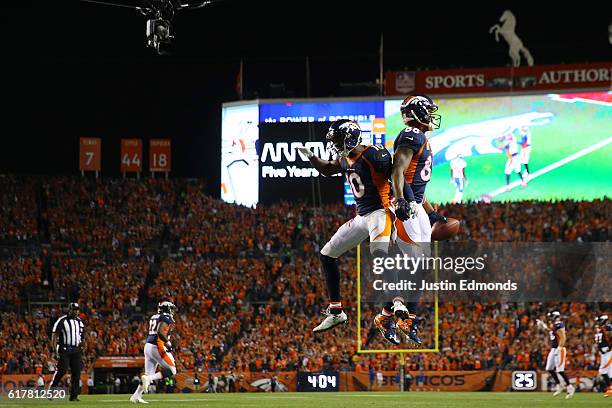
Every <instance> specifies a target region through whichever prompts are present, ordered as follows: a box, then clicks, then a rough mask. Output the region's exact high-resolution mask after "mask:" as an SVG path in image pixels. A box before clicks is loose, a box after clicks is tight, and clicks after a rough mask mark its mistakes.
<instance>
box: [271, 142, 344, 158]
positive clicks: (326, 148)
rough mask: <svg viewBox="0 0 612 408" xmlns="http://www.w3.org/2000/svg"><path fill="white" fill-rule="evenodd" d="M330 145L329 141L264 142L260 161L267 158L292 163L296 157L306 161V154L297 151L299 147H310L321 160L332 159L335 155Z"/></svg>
mask: <svg viewBox="0 0 612 408" xmlns="http://www.w3.org/2000/svg"><path fill="white" fill-rule="evenodd" d="M331 146H332V145H331V143H330V142H328V143H327V144H326V143H324V142H291V143H287V142H278V143H264V146H263V149H262V152H261V162H262V163H266V162H267V161H268V160H269V161H271V162H273V163H280V162H282V161H287V162H290V163H293V162H295V161H296V160H297V158H298V157H299V158H300V159H301V160H302V161H308V158H307V157H306V156H304V155H302V154H301V153H299V152H298V150H297V149H298V148H300V147H305V148H307V149H310V151H312V152H313V153H314V154H315V156H318V157H320V158H321V159H323V160H332V159H334V158H335V156H336V155H335V154H334V153H332V151H331Z"/></svg>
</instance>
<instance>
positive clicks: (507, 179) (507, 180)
mask: <svg viewBox="0 0 612 408" xmlns="http://www.w3.org/2000/svg"><path fill="white" fill-rule="evenodd" d="M509 184H510V175H509V174H506V185H509Z"/></svg>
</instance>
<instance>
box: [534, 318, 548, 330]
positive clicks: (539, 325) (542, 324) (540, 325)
mask: <svg viewBox="0 0 612 408" xmlns="http://www.w3.org/2000/svg"><path fill="white" fill-rule="evenodd" d="M536 323H537V325H538V327H539V328H540V329H542V330H547V329H548V327H547V326H546V323H544V322H543V321H541V320H540V319H536Z"/></svg>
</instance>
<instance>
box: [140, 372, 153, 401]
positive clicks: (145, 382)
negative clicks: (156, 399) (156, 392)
mask: <svg viewBox="0 0 612 408" xmlns="http://www.w3.org/2000/svg"><path fill="white" fill-rule="evenodd" d="M140 381H142V388H143V389H144V393H145V394H147V393H148V392H149V385H151V380H149V378H148V377H147V376H146V375H142V376H140ZM141 399H142V398H141Z"/></svg>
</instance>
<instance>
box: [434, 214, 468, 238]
mask: <svg viewBox="0 0 612 408" xmlns="http://www.w3.org/2000/svg"><path fill="white" fill-rule="evenodd" d="M460 229H461V224H460V222H459V220H458V219H456V218H450V217H447V218H446V223H442V222H440V221H437V222H436V223H435V224H434V225H433V227H432V228H431V240H432V241H446V240H449V239H451V238H452V237H454V236H455V235H457V234H458V233H459V230H460Z"/></svg>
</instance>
